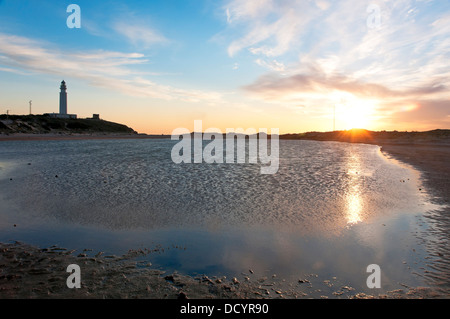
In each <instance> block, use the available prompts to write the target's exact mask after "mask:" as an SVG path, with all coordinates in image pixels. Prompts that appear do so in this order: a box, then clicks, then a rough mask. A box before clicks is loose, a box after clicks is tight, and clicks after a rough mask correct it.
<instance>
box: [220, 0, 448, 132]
mask: <svg viewBox="0 0 450 319" xmlns="http://www.w3.org/2000/svg"><path fill="white" fill-rule="evenodd" d="M261 1H262V3H257V1H255V2H252V3H253V4H252V5H250V4H247V3H243V2H242V1H237V0H234V1H229V2H228V3H227V4H226V5H225V6H224V8H226V10H227V15H228V26H229V27H228V28H229V30H230V31H233V32H230V34H232V36H231V37H232V40H231V42H230V44H229V46H228V47H227V51H228V54H229V55H230V56H232V57H233V56H235V55H236V54H238V53H242V54H247V55H250V56H255V57H257V58H256V60H255V62H256V63H257V64H259V65H261V66H263V67H265V68H267V69H269V70H270V72H269V73H267V74H265V75H262V76H260V77H259V78H258V79H256V80H255V81H254V82H253V83H250V84H248V85H246V86H244V91H246V92H248V93H250V94H251V95H252V96H253V97H256V98H260V99H262V100H264V101H268V102H271V103H274V104H277V103H278V104H280V105H286V104H287V105H292V106H293V107H296V106H298V105H302V107H303V108H304V109H306V110H308V111H313V112H318V114H320V112H321V110H323V109H325V108H326V109H327V112H328V110H329V106H330V105H333V104H335V103H337V102H338V101H339V100H340V99H341V98H342V97H343V96H344V97H348V98H353V99H354V100H355V101H356V102H363V103H362V104H364V101H366V102H367V101H370V102H367V103H366V105H361V106H360V107H365V106H367V105H370V107H371V108H373V109H377V110H379V111H380V112H382V113H380V114H386V115H389V116H391V115H392V116H391V118H397V116H393V114H397V113H402V114H405V113H408V112H415V114H419V113H418V110H421V112H422V113H421V114H425V113H427V114H428V116H429V117H432V116H433V112H425V111H424V108H428V109H430V110H431V109H433V110H436V108H438V109H439V110H441V111H440V112H434V113H435V114H436V118H438V117H442V112H444V113H445V112H446V113H447V115H449V114H450V105H449V103H445V102H443V101H445V100H446V99H447V100H448V96H449V93H450V69H449V68H448V61H449V60H450V13H449V12H448V10H441V9H440V7H439V6H440V5H443V4H442V3H439V2H423V1H412V0H400V1H390V2H386V1H376V0H375V1H373V3H367V2H364V1H349V0H340V1H331V0H330V1H325V0H316V1H293V0H292V1H291V0H285V1H276V0H261ZM369 4H375V5H377V6H378V8H379V9H380V22H381V24H380V25H379V27H377V28H369V26H368V24H367V19H368V17H369V16H368V15H369V13H368V12H367V7H368V5H369ZM258 5H259V6H258ZM278 61H283V63H281V62H278ZM280 71H282V74H280ZM434 101H435V104H433V103H434ZM434 106H435V107H434ZM445 108H446V110H445ZM383 112H384V113H383ZM410 114H412V113H410ZM437 114H439V115H437ZM408 118H410V117H408ZM443 118H447V119H446V121H447V123H448V116H443ZM410 119H411V118H410ZM416 121H420V118H419V119H417V118H416ZM447 125H448V124H447Z"/></svg>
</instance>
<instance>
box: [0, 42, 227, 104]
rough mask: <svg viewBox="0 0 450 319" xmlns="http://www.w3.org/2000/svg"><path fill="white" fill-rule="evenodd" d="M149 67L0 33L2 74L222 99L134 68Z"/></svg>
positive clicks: (119, 55)
mask: <svg viewBox="0 0 450 319" xmlns="http://www.w3.org/2000/svg"><path fill="white" fill-rule="evenodd" d="M146 63H148V59H147V58H146V57H145V56H144V55H143V54H141V53H123V52H115V51H105V50H96V51H87V52H86V51H83V52H73V51H65V50H61V49H59V48H57V47H55V46H54V45H52V44H51V43H43V42H40V41H37V40H34V39H29V38H26V37H19V36H15V35H9V34H4V33H0V65H1V68H2V69H4V70H3V71H7V72H17V73H20V72H34V73H41V74H50V75H58V76H62V77H67V76H68V75H70V76H71V77H74V78H78V79H81V80H83V81H86V82H88V83H90V84H92V85H95V86H97V87H103V88H106V89H110V90H114V91H118V92H121V93H123V94H126V95H130V96H139V97H152V98H158V99H164V100H182V101H190V102H197V101H200V100H207V101H208V102H214V101H218V100H219V99H220V98H221V94H219V93H217V92H206V91H201V90H187V89H181V88H176V87H172V86H170V85H163V84H158V83H155V82H153V81H150V80H148V79H146V78H145V77H144V75H145V74H146V73H145V72H142V71H136V70H134V69H133V68H132V66H135V65H145V64H146Z"/></svg>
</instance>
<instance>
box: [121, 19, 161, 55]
mask: <svg viewBox="0 0 450 319" xmlns="http://www.w3.org/2000/svg"><path fill="white" fill-rule="evenodd" d="M113 29H114V30H115V31H116V32H117V33H118V34H120V35H122V36H124V37H125V38H126V39H127V40H128V41H129V42H130V43H131V44H133V45H134V46H137V47H140V48H144V49H148V48H149V47H151V46H152V45H154V44H162V43H167V42H169V40H168V39H167V38H166V37H164V36H163V35H161V34H160V33H159V32H157V31H156V30H154V29H152V28H150V27H148V26H146V25H144V24H138V23H130V22H129V21H126V22H125V21H117V22H115V23H114V24H113Z"/></svg>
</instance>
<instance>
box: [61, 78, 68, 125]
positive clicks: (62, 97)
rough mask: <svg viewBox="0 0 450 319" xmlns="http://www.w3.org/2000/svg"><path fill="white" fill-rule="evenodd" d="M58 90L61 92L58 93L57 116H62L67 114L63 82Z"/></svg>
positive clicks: (65, 90)
mask: <svg viewBox="0 0 450 319" xmlns="http://www.w3.org/2000/svg"><path fill="white" fill-rule="evenodd" d="M59 88H60V89H61V92H59V114H61V115H63V116H64V115H66V114H67V87H66V82H65V81H64V80H63V81H62V82H61V86H60V87H59Z"/></svg>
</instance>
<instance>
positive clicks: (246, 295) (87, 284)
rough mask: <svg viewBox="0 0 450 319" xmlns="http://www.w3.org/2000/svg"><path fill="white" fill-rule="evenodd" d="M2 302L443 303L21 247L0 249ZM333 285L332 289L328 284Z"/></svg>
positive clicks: (424, 292)
mask: <svg viewBox="0 0 450 319" xmlns="http://www.w3.org/2000/svg"><path fill="white" fill-rule="evenodd" d="M0 252H1V255H0V299H302V298H304V299H308V298H322V299H328V298H342V299H374V298H377V299H378V298H379V299H386V298H387V299H396V298H401V299H407V298H414V299H416V298H441V297H442V296H441V295H439V294H438V293H437V292H436V291H434V290H433V289H430V288H426V287H417V288H407V289H398V290H394V291H389V292H387V293H386V294H382V295H367V294H365V293H361V292H358V291H355V289H354V288H352V287H349V286H346V285H343V286H336V287H335V291H334V292H333V293H332V294H331V295H330V296H328V295H323V296H320V297H315V295H312V294H311V295H310V294H308V293H307V292H306V293H305V292H304V291H305V289H301V288H304V287H307V288H306V289H309V290H311V291H313V290H316V291H320V289H317V287H313V285H312V284H311V283H310V281H309V280H308V279H307V278H301V279H299V280H298V281H297V282H293V283H289V285H288V286H289V288H288V289H286V285H284V286H283V287H281V286H279V285H278V284H279V283H277V281H276V280H273V278H267V277H263V278H256V277H253V276H252V274H253V272H252V271H251V270H249V272H248V274H246V276H245V277H244V279H243V280H238V279H237V278H226V277H220V278H218V277H207V276H198V277H191V276H184V275H180V274H178V273H172V274H166V273H165V272H164V271H161V270H156V269H152V268H151V264H149V263H148V262H137V261H136V260H135V259H134V258H135V257H137V256H140V255H143V254H147V253H149V252H148V251H143V250H130V251H129V253H128V254H126V255H123V256H99V255H100V253H98V254H96V255H95V256H88V255H87V254H85V253H83V252H81V253H78V252H77V253H75V252H74V251H69V250H67V249H65V248H61V247H56V246H52V247H49V248H44V249H41V248H38V247H35V246H30V245H27V244H23V243H20V242H14V243H0ZM70 264H77V265H79V266H80V269H81V276H80V277H81V288H68V287H67V284H66V281H67V278H68V277H69V276H70V273H69V272H66V269H67V266H68V265H70ZM325 284H327V285H329V283H325Z"/></svg>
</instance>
